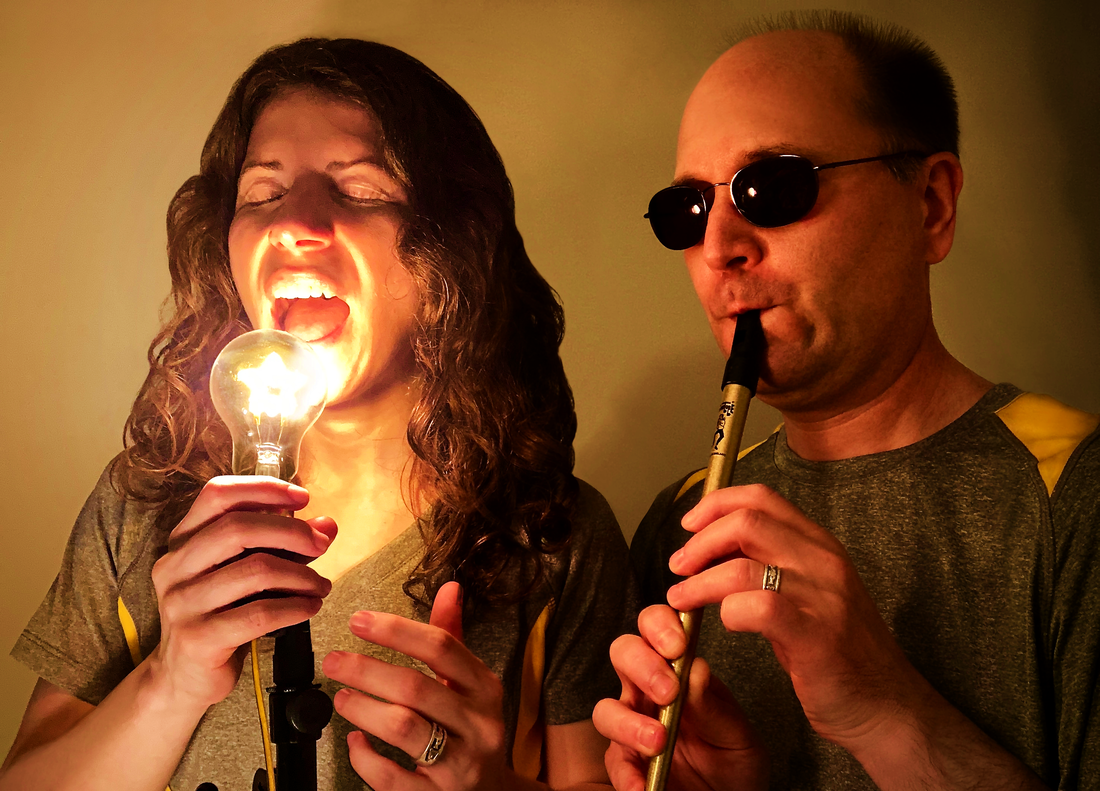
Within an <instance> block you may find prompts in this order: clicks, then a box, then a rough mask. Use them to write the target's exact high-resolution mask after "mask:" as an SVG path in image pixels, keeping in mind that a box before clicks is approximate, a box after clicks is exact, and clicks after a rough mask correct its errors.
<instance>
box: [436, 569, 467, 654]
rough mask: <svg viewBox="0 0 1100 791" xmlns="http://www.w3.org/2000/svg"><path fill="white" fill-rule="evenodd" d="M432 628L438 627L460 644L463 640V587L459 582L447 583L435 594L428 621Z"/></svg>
mask: <svg viewBox="0 0 1100 791" xmlns="http://www.w3.org/2000/svg"><path fill="white" fill-rule="evenodd" d="M428 623H430V624H431V625H432V626H438V627H439V628H440V629H442V630H443V631H445V632H447V633H448V634H450V635H451V636H452V637H454V638H455V639H456V640H458V641H459V642H460V643H461V642H463V639H462V586H461V585H459V584H458V583H457V582H454V581H452V582H447V583H445V584H444V585H443V587H441V588H440V589H439V591H438V592H437V593H436V594H435V601H434V602H432V615H431V617H430V618H429V619H428Z"/></svg>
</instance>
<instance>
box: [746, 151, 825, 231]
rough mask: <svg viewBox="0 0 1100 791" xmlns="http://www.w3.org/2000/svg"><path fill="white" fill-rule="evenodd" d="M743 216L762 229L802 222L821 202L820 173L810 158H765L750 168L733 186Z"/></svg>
mask: <svg viewBox="0 0 1100 791" xmlns="http://www.w3.org/2000/svg"><path fill="white" fill-rule="evenodd" d="M730 192H731V193H732V194H733V202H734V204H735V205H736V206H737V208H738V210H739V211H740V212H741V215H742V216H743V217H744V218H745V219H746V220H748V221H749V222H751V223H752V224H753V225H756V226H759V227H760V228H778V227H780V226H782V225H790V224H791V223H792V222H796V221H798V220H801V219H802V218H803V217H805V216H806V215H807V214H809V213H810V209H812V208H813V207H814V203H815V202H816V201H817V173H816V172H815V171H814V166H813V164H812V163H811V162H810V161H809V160H808V159H803V158H802V157H795V156H782V157H773V158H771V159H762V160H760V161H759V162H753V163H752V164H751V165H746V166H745V167H743V168H742V169H741V170H740V172H738V174H737V175H736V176H735V177H734V180H733V184H732V185H731V187H730Z"/></svg>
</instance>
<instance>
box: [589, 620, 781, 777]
mask: <svg viewBox="0 0 1100 791" xmlns="http://www.w3.org/2000/svg"><path fill="white" fill-rule="evenodd" d="M638 628H639V631H640V632H641V636H640V637H639V636H637V635H623V636H622V637H620V638H618V639H617V640H616V641H615V642H614V643H612V645H611V662H612V664H613V665H614V666H615V671H616V672H617V673H618V675H619V680H620V681H621V682H622V687H623V689H622V694H621V695H620V697H619V700H611V699H605V700H601V701H600V702H599V703H597V704H596V709H595V711H594V712H593V714H592V721H593V723H594V724H595V726H596V729H597V730H598V731H599V732H600V733H602V734H603V735H604V736H605V737H607V738H608V739H610V740H611V746H610V747H609V748H608V750H607V755H606V758H605V761H606V764H607V772H608V775H609V777H610V778H611V782H612V784H613V785H614V786H615V788H616V789H617V791H642V789H643V788H644V787H645V778H646V771H647V769H648V765H649V759H650V758H651V757H652V756H655V755H657V754H659V753H660V752H661V750H662V749H664V746H665V741H666V737H665V730H664V728H663V727H662V726H661V724H660V723H659V722H658V721H657V707H658V706H662V705H665V704H668V703H671V702H672V701H673V700H674V699H675V698H676V695H677V693H678V689H679V685H678V682H677V680H676V675H675V674H674V673H673V672H672V668H671V667H669V661H671V660H673V659H675V658H677V657H679V656H680V655H681V654H682V653H683V652H684V648H685V646H686V639H685V637H684V631H683V627H682V626H681V624H680V618H679V616H678V615H677V613H676V611H675V610H673V609H672V608H670V607H666V606H664V605H655V606H652V607H648V608H646V609H645V610H643V611H642V613H641V615H640V616H639V617H638ZM731 782H736V783H737V787H738V788H743V789H746V791H754V789H761V790H762V789H766V788H767V786H768V756H767V754H766V752H765V751H764V748H763V745H762V744H761V742H760V740H759V738H758V737H757V735H756V733H755V731H753V729H752V726H751V725H750V724H749V722H748V720H746V719H745V716H744V714H743V713H742V712H741V708H740V707H739V706H738V705H737V701H736V700H734V698H733V695H731V694H730V691H729V690H728V689H726V686H725V685H724V684H723V683H722V682H721V681H720V680H718V679H717V678H715V677H714V676H713V675H711V673H710V668H709V667H708V666H707V663H706V662H705V661H704V660H702V659H696V660H695V662H694V664H693V665H692V669H691V676H690V680H689V682H688V684H687V697H686V698H685V700H684V707H683V711H682V716H681V720H680V732H679V737H678V738H677V740H676V749H675V752H674V754H673V757H672V766H671V771H670V775H669V783H668V789H669V791H718V789H725V788H728V787H730V783H731Z"/></svg>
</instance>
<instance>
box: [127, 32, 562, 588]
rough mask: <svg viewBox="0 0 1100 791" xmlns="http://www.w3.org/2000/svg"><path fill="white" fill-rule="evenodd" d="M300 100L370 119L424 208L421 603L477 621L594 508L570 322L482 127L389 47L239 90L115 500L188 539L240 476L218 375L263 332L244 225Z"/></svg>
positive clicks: (173, 249)
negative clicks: (232, 235)
mask: <svg viewBox="0 0 1100 791" xmlns="http://www.w3.org/2000/svg"><path fill="white" fill-rule="evenodd" d="M295 88H311V89H315V90H319V91H323V92H325V93H327V94H329V95H331V96H333V97H336V98H338V99H340V100H344V101H349V102H354V103H355V104H357V105H359V106H361V107H363V108H365V109H366V110H367V111H368V112H370V113H371V114H372V115H373V116H374V118H375V119H376V120H377V122H378V124H379V127H380V129H381V144H382V148H383V151H384V156H385V162H386V167H387V169H388V170H389V171H390V174H391V176H393V177H394V178H395V179H396V180H397V181H398V182H400V183H401V184H402V185H403V187H404V188H405V191H406V194H407V195H408V211H407V217H406V220H405V222H404V225H403V229H402V234H401V238H400V241H399V243H398V256H399V259H400V260H401V262H402V264H403V265H404V266H405V268H406V269H407V270H408V272H409V273H410V275H411V276H412V278H413V280H414V281H415V282H416V284H417V287H418V291H419V295H420V305H419V308H418V315H417V326H416V328H415V330H414V337H413V344H414V350H415V360H416V364H417V368H418V374H417V376H418V381H419V384H420V398H419V401H418V402H417V404H416V405H415V406H414V408H413V411H412V416H411V419H410V422H409V426H408V441H409V445H410V446H411V448H412V451H413V461H412V465H411V469H410V479H411V487H412V492H413V495H414V498H415V496H416V494H417V493H429V494H430V497H431V510H430V514H431V518H430V519H427V520H420V525H421V531H422V532H423V534H424V538H425V544H426V546H427V550H426V552H425V555H424V557H423V559H422V560H421V562H420V564H419V565H418V567H417V568H416V569H415V571H414V572H413V574H412V575H411V577H410V578H409V580H407V581H406V583H405V586H404V589H405V592H406V593H407V594H408V595H409V596H410V597H412V598H413V599H414V601H416V602H418V603H420V604H422V605H423V604H427V603H428V602H429V601H430V600H431V599H432V598H433V597H434V595H435V591H436V590H438V588H439V586H440V585H442V583H443V582H445V581H447V580H448V579H452V578H456V579H458V580H459V581H460V582H462V583H463V585H464V588H465V589H466V597H465V598H466V601H467V603H468V604H469V603H471V602H473V601H484V602H486V603H492V602H500V601H514V600H516V599H517V598H519V597H521V596H523V595H524V594H525V593H527V592H528V591H529V590H530V586H531V585H533V584H535V583H536V581H537V580H538V579H539V577H540V576H541V570H542V569H543V567H544V564H545V562H546V557H547V553H550V552H555V551H559V550H560V549H561V548H562V547H563V546H564V545H565V544H566V543H567V542H568V540H569V535H570V517H571V514H572V511H573V507H574V505H575V502H576V499H577V496H578V485H577V481H576V479H575V478H574V477H573V473H572V470H573V446H572V443H573V437H574V435H575V434H576V413H575V411H574V407H573V395H572V391H571V390H570V388H569V383H568V381H567V380H566V377H565V371H564V369H563V367H562V363H561V358H560V356H559V353H558V349H559V347H560V345H561V341H562V336H563V333H564V326H565V325H564V316H563V313H562V309H561V305H560V304H559V302H558V299H557V295H556V293H555V292H554V291H553V289H551V288H550V286H549V284H547V282H546V281H545V280H544V279H543V278H542V276H541V275H539V273H538V272H537V271H536V269H535V267H534V266H533V265H532V263H531V260H530V258H529V257H528V255H527V253H526V251H525V250H524V246H523V240H522V238H521V237H520V233H519V231H518V229H517V228H516V222H515V199H514V196H513V193H512V186H511V183H510V182H509V180H508V176H507V174H506V173H505V170H504V164H503V163H502V161H501V159H500V155H499V154H498V153H497V151H496V149H495V148H494V146H493V144H492V142H491V141H490V139H489V136H488V134H487V133H486V131H485V128H484V126H483V125H482V123H481V121H480V119H479V118H478V117H477V114H476V113H475V112H474V111H473V109H472V108H471V107H470V106H469V105H468V104H467V103H466V101H465V100H464V99H463V98H462V97H461V96H459V95H458V93H456V92H455V91H454V89H452V88H451V87H450V86H449V85H447V84H446V83H445V82H444V81H443V80H442V79H440V78H439V76H437V75H436V74H435V73H434V72H432V71H431V70H430V69H428V68H427V67H426V66H424V64H422V63H420V61H418V60H416V59H415V58H413V57H411V56H409V55H407V54H405V53H404V52H401V51H400V50H396V49H394V48H392V47H388V46H385V45H383V44H378V43H373V42H366V41H359V40H355V39H336V40H330V39H319V38H310V39H302V40H300V41H297V42H294V43H292V44H288V45H286V46H280V47H276V48H274V49H271V50H269V51H267V52H265V53H264V54H263V55H261V56H260V57H259V58H257V60H256V61H255V62H254V63H253V64H252V65H251V66H250V67H249V68H248V70H247V71H245V73H244V74H243V75H242V76H241V78H240V79H239V80H238V81H237V83H236V85H235V86H234V87H233V90H232V91H231V93H230V94H229V98H228V99H227V100H226V103H225V106H224V107H223V108H222V110H221V113H220V114H219V115H218V118H217V120H216V121H215V122H214V127H213V128H212V129H211V131H210V135H209V136H208V137H207V140H206V144H205V146H204V147H203V152H202V158H201V162H200V167H199V174H198V175H197V176H193V177H192V178H190V179H188V180H187V181H186V182H185V183H184V185H183V186H182V187H181V188H180V189H179V191H178V192H177V193H176V195H175V197H174V198H173V199H172V203H171V205H170V206H169V208H168V218H167V224H168V266H169V270H170V273H171V279H172V290H171V294H170V296H169V298H168V301H167V303H166V304H167V308H166V313H168V317H167V319H166V321H165V323H164V326H163V327H162V329H161V330H160V332H159V333H158V334H157V336H156V338H155V339H154V340H153V342H152V344H151V345H150V348H149V355H148V356H149V375H148V376H147V377H146V379H145V382H144V384H143V385H142V387H141V390H140V392H139V394H138V397H137V399H136V400H135V402H134V406H133V409H132V410H131V413H130V417H129V419H128V420H127V423H126V447H125V450H124V451H123V453H122V454H121V455H120V456H119V457H118V458H117V459H116V461H115V464H114V467H113V470H112V472H113V475H114V481H115V484H116V486H117V487H118V488H119V489H120V491H121V492H122V493H123V494H124V495H126V496H128V497H130V498H133V499H135V500H137V501H141V502H144V503H148V504H150V505H151V506H152V507H153V508H155V509H156V511H157V524H158V526H159V527H161V528H162V529H169V528H170V527H171V526H173V525H175V524H176V523H177V522H178V521H179V520H180V519H181V518H182V516H183V515H184V514H185V513H186V511H187V509H188V508H190V506H191V503H192V502H193V500H194V498H195V497H196V496H197V494H198V492H199V490H200V489H201V488H202V486H203V485H204V484H205V482H206V481H207V480H208V479H209V478H210V477H212V476H214V475H221V474H225V473H227V472H229V471H230V466H231V441H230V438H229V434H228V432H227V430H226V429H225V427H224V426H223V425H222V423H221V421H220V420H219V419H218V418H217V415H216V414H215V412H214V408H213V405H212V403H211V401H210V396H209V372H210V368H211V365H212V364H213V360H214V358H215V356H216V355H217V353H218V352H219V351H220V350H221V348H222V347H223V346H224V345H225V344H226V343H227V342H228V341H229V340H231V339H232V338H234V337H236V336H237V335H239V334H241V333H242V332H245V331H247V330H249V329H251V326H250V324H249V321H248V318H247V317H246V315H245V313H244V309H243V307H242V304H241V300H240V297H239V296H238V294H237V290H236V287H235V286H234V283H233V278H232V274H231V272H230V267H229V252H228V241H227V240H228V233H229V225H230V222H231V221H232V219H233V213H234V207H235V201H236V190H237V179H238V176H239V173H240V169H241V166H242V163H243V161H244V156H245V150H246V148H247V144H248V138H249V134H250V131H251V129H252V125H253V123H254V122H255V121H256V119H257V118H258V116H259V114H260V112H261V111H262V110H263V109H264V107H265V106H266V105H267V104H268V103H269V102H271V100H272V99H273V98H275V97H276V96H278V95H279V94H280V93H282V92H285V91H287V90H290V89H295ZM413 502H416V500H415V499H414V500H413Z"/></svg>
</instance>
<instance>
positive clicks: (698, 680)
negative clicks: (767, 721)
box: [683, 658, 759, 750]
mask: <svg viewBox="0 0 1100 791" xmlns="http://www.w3.org/2000/svg"><path fill="white" fill-rule="evenodd" d="M684 704H685V705H684V713H683V718H684V724H685V725H688V726H689V727H690V728H691V729H692V730H693V731H694V732H695V733H696V734H697V736H698V737H699V738H700V739H703V740H704V741H706V742H707V743H709V744H711V745H713V746H715V747H720V748H722V749H725V750H751V749H754V748H756V747H758V746H759V745H758V744H757V742H758V739H757V737H756V732H755V731H754V730H753V727H752V725H751V724H750V723H749V720H748V718H747V717H746V716H745V713H744V712H743V711H742V710H741V706H740V705H739V704H738V703H737V700H736V698H734V697H733V693H732V692H730V691H729V689H728V688H727V687H726V685H725V684H723V683H722V681H721V679H719V678H718V677H717V676H715V675H714V674H713V673H711V671H710V665H708V664H707V662H706V660H705V659H700V658H696V659H695V661H694V662H692V665H691V677H690V678H689V679H688V689H687V699H686V700H685V701H684Z"/></svg>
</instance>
